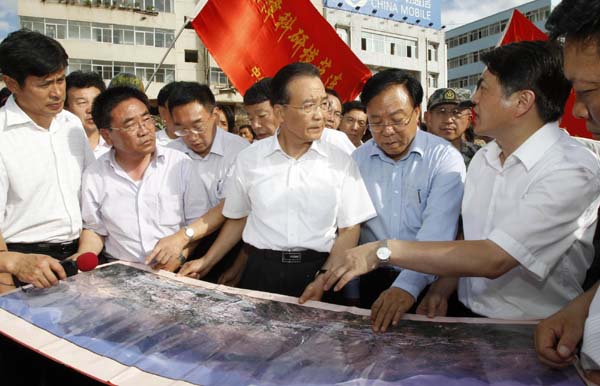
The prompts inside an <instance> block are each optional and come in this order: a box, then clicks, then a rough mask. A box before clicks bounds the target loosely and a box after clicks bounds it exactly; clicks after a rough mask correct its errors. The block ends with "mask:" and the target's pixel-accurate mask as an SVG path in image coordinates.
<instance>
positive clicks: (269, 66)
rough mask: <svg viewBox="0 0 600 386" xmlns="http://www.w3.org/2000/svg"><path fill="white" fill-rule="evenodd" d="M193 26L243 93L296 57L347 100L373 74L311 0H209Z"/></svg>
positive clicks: (350, 98)
mask: <svg viewBox="0 0 600 386" xmlns="http://www.w3.org/2000/svg"><path fill="white" fill-rule="evenodd" d="M192 25H193V26H194V29H195V30H196V32H197V33H198V36H200V39H202V41H203V42H204V45H205V46H206V48H207V49H208V51H209V52H210V53H211V55H212V56H213V57H214V58H215V61H216V62H217V63H218V64H219V66H220V67H221V69H222V70H223V71H224V72H225V74H227V76H228V77H229V79H230V80H231V82H232V83H233V85H234V86H235V87H236V88H237V89H238V90H239V91H240V93H242V94H244V93H245V92H246V90H247V89H248V88H249V87H250V86H251V85H253V84H254V83H255V82H256V81H258V80H260V79H262V78H264V77H271V76H273V75H275V73H276V72H277V71H278V70H279V69H280V68H281V67H283V66H284V65H286V64H289V63H293V62H307V63H312V64H314V65H315V66H316V67H318V68H319V70H320V72H321V79H322V80H323V83H324V84H325V87H327V88H333V89H335V90H336V91H337V92H338V93H339V94H340V96H341V97H342V99H343V100H353V99H354V98H356V96H357V95H358V94H359V93H360V91H361V90H362V86H363V85H364V83H365V82H366V81H367V79H369V77H370V76H371V72H370V71H369V69H368V68H367V67H366V66H365V65H364V64H363V63H362V62H361V61H360V60H359V59H358V58H357V57H356V55H354V53H353V52H352V50H350V47H348V46H347V45H346V44H345V43H344V42H343V41H342V40H341V39H340V38H339V36H338V35H337V33H336V32H335V30H334V29H333V28H332V27H331V26H330V25H329V23H327V21H326V20H325V19H324V18H323V17H322V16H321V14H320V13H319V12H318V11H317V10H316V9H315V7H314V6H313V5H312V3H311V2H310V1H309V0H235V1H223V0H209V1H208V3H207V4H206V5H205V6H204V8H203V9H202V10H201V11H200V13H199V14H198V15H197V16H196V18H195V19H194V20H193V21H192Z"/></svg>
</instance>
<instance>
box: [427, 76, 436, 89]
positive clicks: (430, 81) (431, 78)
mask: <svg viewBox="0 0 600 386" xmlns="http://www.w3.org/2000/svg"><path fill="white" fill-rule="evenodd" d="M427 85H428V86H429V87H430V88H438V75H437V74H427Z"/></svg>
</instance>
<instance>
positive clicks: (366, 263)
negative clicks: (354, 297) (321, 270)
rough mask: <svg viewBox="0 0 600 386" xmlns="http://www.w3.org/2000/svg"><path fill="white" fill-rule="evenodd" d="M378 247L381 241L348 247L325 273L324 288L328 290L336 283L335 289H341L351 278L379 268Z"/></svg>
mask: <svg viewBox="0 0 600 386" xmlns="http://www.w3.org/2000/svg"><path fill="white" fill-rule="evenodd" d="M378 247H379V242H378V241H374V242H371V243H367V244H363V245H360V246H358V247H355V248H352V249H348V250H347V251H346V252H345V253H344V255H343V256H342V257H340V258H337V259H336V261H337V264H336V265H335V266H333V268H331V269H329V270H327V272H326V273H325V274H323V276H324V277H323V280H324V282H325V286H324V290H325V291H328V290H329V289H330V288H331V287H333V285H334V284H335V287H334V291H339V290H341V289H342V288H344V286H345V285H346V284H348V282H349V281H350V280H352V279H354V278H355V277H357V276H360V275H364V274H365V273H367V272H371V271H372V270H374V269H375V268H377V267H378V266H379V261H378V260H377V256H376V254H375V253H376V252H377V248H378ZM336 283H337V284H336Z"/></svg>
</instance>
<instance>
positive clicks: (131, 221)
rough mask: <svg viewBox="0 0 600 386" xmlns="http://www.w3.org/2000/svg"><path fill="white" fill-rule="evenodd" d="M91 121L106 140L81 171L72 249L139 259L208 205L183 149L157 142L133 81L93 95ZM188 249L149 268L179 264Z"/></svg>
mask: <svg viewBox="0 0 600 386" xmlns="http://www.w3.org/2000/svg"><path fill="white" fill-rule="evenodd" d="M92 117H93V118H94V123H95V124H96V126H97V127H98V128H99V130H100V134H101V135H102V137H103V138H104V140H105V141H106V143H108V144H109V145H112V149H111V151H109V152H108V153H106V154H104V155H103V156H101V157H100V158H99V159H98V160H97V161H96V162H95V163H93V164H92V165H91V166H90V167H89V168H87V169H86V171H85V172H84V174H83V182H82V199H81V201H82V209H81V211H82V217H83V224H84V231H83V232H82V235H81V241H80V244H79V250H78V253H83V252H94V253H96V254H98V253H100V251H101V250H102V248H103V247H105V253H106V255H107V257H108V258H115V259H120V260H126V261H132V262H138V263H143V262H144V261H145V257H146V256H148V255H149V254H150V252H151V251H152V249H153V248H154V246H155V245H156V243H157V241H158V240H159V239H160V238H162V237H165V236H167V235H170V234H173V233H174V232H176V231H177V230H179V229H180V228H181V227H183V226H184V225H185V224H188V223H189V222H190V221H192V220H193V219H195V218H198V217H199V216H200V215H201V214H202V213H203V211H204V210H205V209H206V208H205V206H206V202H207V198H206V192H205V191H203V186H202V184H201V183H199V182H198V181H196V179H195V178H193V170H192V169H193V164H192V161H191V160H190V159H189V157H188V156H187V155H185V154H184V153H182V152H180V151H177V150H173V149H169V148H166V147H163V146H156V133H155V125H154V119H153V118H152V116H151V115H150V112H149V104H148V99H147V97H146V95H145V94H144V93H142V92H141V91H139V90H137V89H134V88H131V87H115V88H111V89H108V90H106V91H104V92H103V93H101V94H100V95H98V96H97V97H96V99H95V100H94V105H93V107H92ZM187 253H188V251H187V250H185V251H183V253H182V254H181V255H178V256H174V257H173V258H171V259H168V260H167V261H153V262H150V263H151V265H152V266H153V267H154V268H157V269H158V268H164V269H167V270H170V271H173V270H175V269H177V268H178V267H179V266H180V265H181V264H182V263H183V262H184V261H185V258H186V256H187Z"/></svg>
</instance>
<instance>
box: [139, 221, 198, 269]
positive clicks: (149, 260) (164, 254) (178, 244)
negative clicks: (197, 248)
mask: <svg viewBox="0 0 600 386" xmlns="http://www.w3.org/2000/svg"><path fill="white" fill-rule="evenodd" d="M187 243H188V238H187V236H186V235H185V233H183V232H182V231H181V230H179V231H178V232H175V233H173V234H172V235H170V236H167V237H163V238H162V239H160V240H158V242H157V243H156V245H155V246H154V249H153V250H152V252H150V254H149V255H148V256H146V264H148V265H150V266H152V268H154V269H158V268H155V267H166V266H167V265H168V266H172V265H174V264H175V261H177V260H178V258H179V256H180V255H181V251H183V248H185V246H186V245H187ZM176 268H177V266H176V267H175V269H176ZM163 269H164V268H163Z"/></svg>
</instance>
